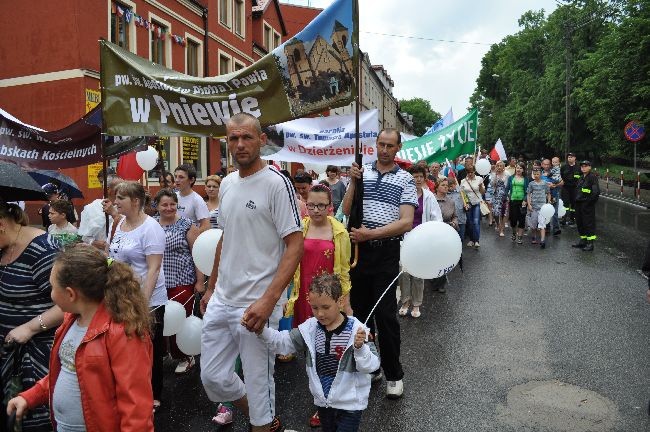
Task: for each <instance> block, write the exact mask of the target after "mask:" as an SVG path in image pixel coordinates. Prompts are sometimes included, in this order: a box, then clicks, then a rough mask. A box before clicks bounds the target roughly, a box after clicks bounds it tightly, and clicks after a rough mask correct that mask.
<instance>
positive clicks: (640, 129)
mask: <svg viewBox="0 0 650 432" xmlns="http://www.w3.org/2000/svg"><path fill="white" fill-rule="evenodd" d="M623 131H624V133H625V138H626V139H627V140H628V141H631V142H639V141H641V140H642V139H643V137H645V127H644V126H643V125H642V124H640V123H639V122H637V121H636V120H632V121H631V122H629V123H628V124H626V125H625V129H623Z"/></svg>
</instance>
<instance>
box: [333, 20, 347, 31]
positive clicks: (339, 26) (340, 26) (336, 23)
mask: <svg viewBox="0 0 650 432" xmlns="http://www.w3.org/2000/svg"><path fill="white" fill-rule="evenodd" d="M339 30H348V28H347V27H346V26H344V25H343V24H341V23H340V22H339V21H338V20H336V21H334V30H333V31H339Z"/></svg>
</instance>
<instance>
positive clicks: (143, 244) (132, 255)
mask: <svg viewBox="0 0 650 432" xmlns="http://www.w3.org/2000/svg"><path fill="white" fill-rule="evenodd" d="M125 220H126V218H124V217H123V218H122V219H120V221H119V222H118V225H117V228H116V229H115V235H114V236H113V241H112V242H111V244H110V246H109V247H108V255H109V256H110V257H111V258H113V259H116V260H118V261H122V262H124V263H126V264H129V265H130V266H131V268H132V269H133V272H134V273H135V274H136V276H139V277H140V284H144V281H145V280H146V278H147V271H148V270H149V266H148V265H147V256H148V255H164V253H165V231H164V230H163V229H162V227H161V226H160V224H159V223H158V222H156V220H155V219H154V218H152V217H151V216H147V218H146V219H145V221H144V222H143V223H142V225H140V226H139V227H137V228H136V229H134V230H132V231H128V232H125V231H122V229H121V226H122V224H123V223H124V221H125ZM165 303H167V290H166V289H165V271H164V269H163V267H162V266H160V273H159V274H158V280H157V281H156V286H155V287H154V290H153V293H152V294H151V299H150V300H149V306H160V305H164V304H165Z"/></svg>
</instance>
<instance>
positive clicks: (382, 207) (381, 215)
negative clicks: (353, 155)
mask: <svg viewBox="0 0 650 432" xmlns="http://www.w3.org/2000/svg"><path fill="white" fill-rule="evenodd" d="M402 205H412V206H413V207H415V208H417V207H418V195H417V192H416V189H415V180H413V176H412V175H411V174H410V173H408V172H407V171H404V170H403V169H401V168H400V167H399V166H398V165H395V167H394V168H393V169H392V170H390V171H388V172H386V173H384V174H382V173H380V172H379V171H377V162H373V163H372V164H366V165H364V166H363V225H364V226H365V227H366V228H369V229H376V228H380V227H383V226H385V225H388V224H389V223H391V222H395V221H397V220H399V208H400V206H402Z"/></svg>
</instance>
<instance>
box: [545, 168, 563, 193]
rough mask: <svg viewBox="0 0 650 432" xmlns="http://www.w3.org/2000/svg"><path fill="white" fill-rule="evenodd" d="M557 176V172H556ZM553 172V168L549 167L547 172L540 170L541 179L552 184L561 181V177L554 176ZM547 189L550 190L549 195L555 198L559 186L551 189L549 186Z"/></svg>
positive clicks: (558, 191)
mask: <svg viewBox="0 0 650 432" xmlns="http://www.w3.org/2000/svg"><path fill="white" fill-rule="evenodd" d="M557 174H558V177H559V172H558V173H557ZM554 176H555V175H554V173H553V170H552V169H551V170H550V171H549V172H548V173H546V172H544V171H542V181H544V182H547V183H552V184H558V183H559V182H560V181H562V179H561V178H554ZM549 190H550V191H551V196H552V197H553V198H557V197H559V196H560V188H559V187H556V188H553V189H551V188H550V186H549Z"/></svg>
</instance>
